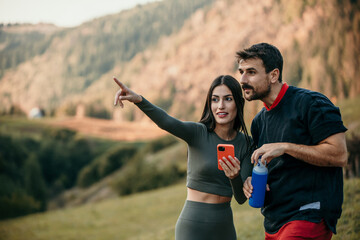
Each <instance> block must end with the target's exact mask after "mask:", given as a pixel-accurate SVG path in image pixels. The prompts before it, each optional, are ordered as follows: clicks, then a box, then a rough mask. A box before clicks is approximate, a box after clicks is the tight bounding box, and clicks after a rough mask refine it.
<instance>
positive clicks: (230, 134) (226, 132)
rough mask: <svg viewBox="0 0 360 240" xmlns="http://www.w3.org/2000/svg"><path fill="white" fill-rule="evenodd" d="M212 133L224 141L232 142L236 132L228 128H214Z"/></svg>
mask: <svg viewBox="0 0 360 240" xmlns="http://www.w3.org/2000/svg"><path fill="white" fill-rule="evenodd" d="M214 132H215V133H216V134H217V135H218V136H219V137H220V138H221V139H224V140H226V141H230V140H233V139H234V138H235V137H236V131H235V130H234V129H233V128H232V127H231V128H230V127H228V126H226V127H225V126H224V127H221V126H216V127H215V130H214Z"/></svg>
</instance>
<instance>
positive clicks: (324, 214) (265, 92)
mask: <svg viewBox="0 0 360 240" xmlns="http://www.w3.org/2000/svg"><path fill="white" fill-rule="evenodd" d="M237 60H238V63H239V71H240V74H241V80H240V83H241V86H242V88H243V90H244V97H245V99H246V100H248V101H252V100H257V99H259V100H261V101H262V102H263V103H264V106H265V107H264V108H263V109H262V110H261V111H260V112H259V113H258V114H257V115H256V116H255V118H254V120H253V122H252V125H251V133H252V137H253V139H254V142H255V144H256V145H257V147H258V149H257V150H255V151H254V153H253V154H252V157H251V160H252V162H255V163H257V161H258V159H259V157H260V156H261V161H263V162H264V161H266V162H267V166H268V170H269V175H268V185H269V189H268V190H269V191H267V193H266V196H265V203H264V207H263V208H262V209H261V212H262V214H263V215H264V217H265V219H264V227H265V239H280V240H282V239H331V237H332V234H333V233H336V223H337V220H338V218H339V217H340V215H341V205H342V202H343V176H342V167H343V166H345V165H346V163H347V149H346V142H345V131H346V130H347V129H346V128H345V127H344V125H343V123H342V120H341V115H340V112H339V109H338V108H337V107H335V106H334V105H333V104H332V103H331V102H330V100H329V99H328V98H326V97H325V96H324V95H322V94H320V93H318V92H313V91H309V90H306V89H302V88H297V87H293V86H288V85H287V84H286V83H282V66H283V59H282V56H281V53H280V51H279V50H278V49H277V48H276V47H274V46H272V45H270V44H267V43H260V44H256V45H253V46H251V47H250V48H248V49H244V50H243V51H239V52H237ZM243 190H244V193H245V195H246V197H247V198H249V197H250V196H251V193H252V185H251V177H249V178H248V179H247V180H246V181H245V183H244V186H243ZM234 191H236V190H235V189H234Z"/></svg>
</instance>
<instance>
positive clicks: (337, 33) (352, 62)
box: [0, 0, 360, 120]
mask: <svg viewBox="0 0 360 240" xmlns="http://www.w3.org/2000/svg"><path fill="white" fill-rule="evenodd" d="M195 2H196V3H194V2H193V1H190V0H188V1H180V0H164V1H161V2H155V3H152V4H147V5H145V6H138V7H136V8H134V9H132V10H128V11H124V12H121V13H119V14H115V15H111V16H106V17H103V18H99V19H96V20H94V21H90V22H88V23H85V24H83V25H81V26H79V27H76V28H71V29H61V30H58V31H56V32H55V33H53V34H51V35H50V36H48V35H47V37H45V36H43V37H42V38H41V39H40V42H42V44H40V45H41V46H42V47H45V50H44V49H43V48H40V49H41V50H38V54H37V55H35V56H34V57H32V58H30V59H28V60H26V61H24V62H23V63H21V64H19V65H17V66H16V64H15V66H13V65H11V66H12V68H11V69H8V68H6V67H7V66H8V65H6V64H5V65H4V66H5V67H3V70H4V69H5V68H6V69H5V70H6V71H5V73H4V74H3V75H2V78H1V80H0V103H1V108H2V111H5V112H6V111H8V110H9V109H10V107H11V106H14V105H17V106H19V107H20V108H21V109H23V110H25V111H27V110H29V109H30V108H32V107H33V106H35V105H40V106H41V107H43V108H45V109H46V110H48V112H49V111H50V112H55V113H63V114H64V113H65V114H74V112H75V108H76V106H78V105H79V104H83V105H84V106H85V109H86V113H87V114H88V115H91V116H97V117H107V118H110V117H111V116H112V114H113V113H112V112H113V109H112V101H113V95H114V93H115V91H116V86H115V85H114V83H113V82H112V80H111V79H112V76H113V75H116V76H118V77H119V78H120V79H121V80H122V81H124V82H125V83H127V84H129V85H131V86H132V87H133V88H134V89H135V90H137V91H139V92H141V94H143V95H144V96H146V97H147V98H149V99H150V100H152V101H154V102H155V103H156V104H158V105H160V106H161V107H163V108H164V109H166V110H168V111H169V112H170V113H171V114H173V115H175V116H177V117H183V118H186V119H188V120H196V119H197V118H198V117H199V116H200V111H201V110H202V106H203V97H200V96H204V94H205V92H206V90H207V88H208V86H209V83H210V82H211V81H212V80H213V79H214V78H215V77H216V76H218V75H220V74H232V75H234V76H235V77H239V75H238V73H237V70H236V69H237V66H236V62H235V58H234V56H235V52H236V51H237V50H240V49H242V48H244V47H248V46H250V45H252V44H254V43H258V42H269V43H272V44H274V45H276V46H278V47H279V49H280V50H281V51H282V53H283V55H284V60H285V63H284V80H285V81H286V82H288V83H290V84H293V85H299V86H302V87H307V88H311V89H313V90H317V91H321V92H323V93H325V94H326V95H327V96H329V97H330V98H331V99H332V100H333V101H336V100H337V99H344V98H353V97H355V96H356V95H358V94H359V93H360V82H359V78H360V70H359V69H360V62H359V61H360V60H359V58H358V56H359V54H360V47H359V46H360V13H359V10H360V3H359V1H351V0H344V1H338V0H318V1H315V0H307V1H297V0H290V1H288V0H286V1H285V0H270V1H269V0H254V1H250V0H237V1H236V0H222V1H220V0H218V1H214V4H212V5H208V4H210V3H212V2H213V1H205V0H203V1H195ZM205 6H208V7H205ZM191 14H192V16H191V18H190V19H189V20H187V21H186V22H185V25H183V23H184V21H185V19H186V18H188V17H189V16H190V15H191ZM1 31H2V32H1V34H8V33H7V29H5V27H3V28H2V30H1ZM2 46H4V44H3V43H2ZM19 47H20V46H19ZM0 49H1V51H4V47H2V48H0ZM1 54H2V52H1ZM29 56H33V54H29ZM248 108H249V109H248V113H249V114H248V117H249V118H251V117H252V116H253V114H255V112H256V111H257V107H256V106H253V104H248ZM121 113H122V115H123V116H122V118H123V119H125V120H133V119H140V118H142V116H143V115H141V114H138V113H137V111H136V110H134V108H132V107H129V108H126V109H125V110H123V111H122V112H121Z"/></svg>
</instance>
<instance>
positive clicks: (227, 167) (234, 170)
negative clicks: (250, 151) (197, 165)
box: [219, 156, 240, 179]
mask: <svg viewBox="0 0 360 240" xmlns="http://www.w3.org/2000/svg"><path fill="white" fill-rule="evenodd" d="M219 162H220V165H221V167H222V168H223V169H224V173H225V175H226V176H227V177H228V178H230V179H234V178H236V177H237V176H239V174H240V161H239V159H237V158H236V157H235V158H233V157H231V156H229V157H228V158H225V157H223V158H222V159H220V161H219Z"/></svg>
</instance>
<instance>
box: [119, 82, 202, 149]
mask: <svg viewBox="0 0 360 240" xmlns="http://www.w3.org/2000/svg"><path fill="white" fill-rule="evenodd" d="M114 81H115V82H116V83H117V85H119V87H120V89H119V91H117V93H116V94H115V100H114V105H117V103H119V105H120V106H121V107H124V104H123V102H122V101H124V100H126V101H129V102H132V103H135V104H136V106H137V107H138V108H139V109H140V110H141V111H143V112H144V113H145V114H146V115H147V116H148V117H149V118H150V119H151V120H152V121H153V122H154V123H155V124H156V125H158V127H160V128H161V129H163V130H165V131H167V132H169V133H171V134H173V135H174V136H176V137H179V138H181V139H183V140H184V141H186V142H187V143H191V141H193V140H194V136H195V135H196V134H197V130H198V129H199V128H200V124H199V123H194V122H183V121H180V120H178V119H176V118H174V117H171V116H170V115H168V114H167V113H166V112H165V111H164V110H162V109H161V108H159V107H157V106H155V105H153V104H151V103H150V102H149V101H147V100H146V99H145V98H143V97H142V96H141V95H139V94H136V93H135V92H133V91H132V90H131V89H130V88H128V87H126V86H125V85H124V84H123V83H122V82H120V81H119V80H118V79H117V78H115V77H114Z"/></svg>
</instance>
